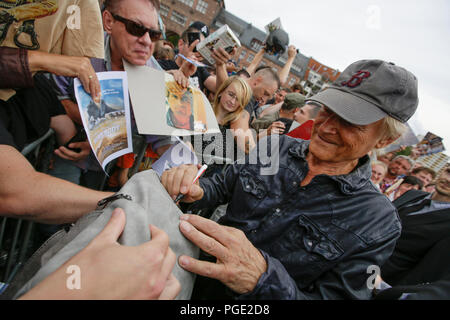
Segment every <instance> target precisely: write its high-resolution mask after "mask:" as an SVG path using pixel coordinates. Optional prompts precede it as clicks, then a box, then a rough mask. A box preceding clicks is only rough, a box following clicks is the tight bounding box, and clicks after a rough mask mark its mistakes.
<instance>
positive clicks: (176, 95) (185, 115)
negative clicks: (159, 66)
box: [165, 77, 207, 133]
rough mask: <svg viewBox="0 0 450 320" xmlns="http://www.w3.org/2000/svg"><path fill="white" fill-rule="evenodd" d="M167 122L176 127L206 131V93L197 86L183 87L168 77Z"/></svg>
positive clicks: (166, 95)
mask: <svg viewBox="0 0 450 320" xmlns="http://www.w3.org/2000/svg"><path fill="white" fill-rule="evenodd" d="M165 97H166V122H167V125H168V126H170V127H173V128H175V129H185V130H189V131H195V132H202V133H203V132H206V130H207V122H206V111H205V100H204V95H203V94H202V93H201V92H200V90H198V89H197V88H195V87H192V86H189V87H187V88H182V87H181V86H179V85H178V84H177V83H176V82H175V81H174V80H173V78H172V77H167V78H166V94H165Z"/></svg>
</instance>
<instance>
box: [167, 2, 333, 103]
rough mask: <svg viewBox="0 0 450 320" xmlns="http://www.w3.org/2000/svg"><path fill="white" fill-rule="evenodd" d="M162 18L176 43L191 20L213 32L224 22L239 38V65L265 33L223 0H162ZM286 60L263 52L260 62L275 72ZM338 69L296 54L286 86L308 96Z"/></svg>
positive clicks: (256, 48) (247, 59)
mask: <svg viewBox="0 0 450 320" xmlns="http://www.w3.org/2000/svg"><path fill="white" fill-rule="evenodd" d="M160 2H161V10H160V14H161V18H162V20H163V23H164V25H165V28H166V36H167V38H168V39H169V40H170V41H171V42H172V43H173V44H174V45H177V42H178V39H179V37H180V35H181V33H182V32H183V31H184V30H186V29H187V28H188V27H189V25H190V24H191V23H192V22H194V21H202V22H203V23H204V24H206V25H207V26H209V27H210V31H211V32H213V31H215V30H217V29H218V28H220V27H221V26H223V25H224V24H227V25H228V26H229V27H230V28H231V30H233V32H234V33H235V34H236V36H237V37H238V38H239V40H240V41H241V44H242V47H241V48H239V49H238V51H237V53H236V56H235V60H236V61H237V62H238V64H239V66H240V68H242V67H247V66H248V65H249V64H250V63H251V62H252V60H253V58H254V57H255V55H256V54H257V52H258V51H259V50H260V49H261V48H262V46H263V43H264V41H265V39H266V36H267V34H266V32H265V31H262V30H260V29H258V28H256V27H255V26H253V25H252V24H251V23H248V22H247V21H244V20H242V19H240V18H239V17H237V16H235V15H233V14H232V13H230V12H228V11H227V10H225V2H224V0H161V1H160ZM286 61H287V52H286V53H285V54H284V55H281V56H271V55H268V54H266V55H264V57H263V60H262V62H261V65H267V66H270V67H272V68H274V69H276V70H277V71H278V70H280V69H281V68H283V66H284V65H285V63H286ZM339 74H340V72H339V71H338V70H334V69H332V68H329V67H327V66H326V65H324V64H322V63H320V62H318V61H316V60H314V59H313V58H311V57H307V56H305V55H303V54H302V53H298V54H297V56H296V58H295V60H294V63H293V65H292V67H291V70H290V73H289V77H288V80H287V83H286V85H287V86H292V85H293V84H295V83H300V84H301V85H302V86H303V88H304V90H305V94H307V95H308V96H310V95H312V94H313V93H315V92H317V91H319V90H320V89H321V88H323V87H324V86H326V85H327V83H328V82H330V81H334V80H335V79H336V78H337V77H338V76H339Z"/></svg>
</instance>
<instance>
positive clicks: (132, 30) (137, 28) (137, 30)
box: [111, 13, 161, 41]
mask: <svg viewBox="0 0 450 320" xmlns="http://www.w3.org/2000/svg"><path fill="white" fill-rule="evenodd" d="M111 15H112V16H113V18H114V19H116V20H117V21H120V22H122V23H123V24H124V25H125V29H126V30H127V32H128V33H129V34H131V35H132V36H135V37H139V38H140V37H142V36H143V35H145V34H146V33H147V32H148V34H149V35H150V39H151V40H152V41H158V40H159V39H160V38H161V31H159V30H153V29H149V28H146V27H144V26H143V25H141V24H139V23H136V22H134V21H132V20H128V19H125V18H124V17H121V16H119V15H117V14H113V13H111Z"/></svg>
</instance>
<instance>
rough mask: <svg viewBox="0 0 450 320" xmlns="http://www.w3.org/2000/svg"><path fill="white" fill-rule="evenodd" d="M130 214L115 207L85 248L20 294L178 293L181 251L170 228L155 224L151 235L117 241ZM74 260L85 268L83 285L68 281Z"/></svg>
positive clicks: (118, 296)
mask: <svg viewBox="0 0 450 320" xmlns="http://www.w3.org/2000/svg"><path fill="white" fill-rule="evenodd" d="M125 220H126V217H125V212H124V211H123V210H122V209H116V210H114V212H113V214H112V217H111V219H110V221H109V222H108V224H107V225H106V226H105V228H104V229H103V230H102V232H100V234H99V235H98V236H97V237H95V238H94V240H92V241H91V243H89V245H88V246H87V247H86V248H85V249H83V250H82V251H81V252H80V253H78V254H77V255H75V256H74V257H72V258H71V259H70V260H69V261H67V262H66V263H65V264H64V265H63V266H62V267H61V268H59V269H58V270H57V271H55V272H54V273H53V274H51V275H50V276H49V277H47V278H46V279H45V280H44V281H42V282H41V283H40V284H39V285H37V286H36V287H35V288H33V289H32V290H30V291H29V292H28V293H27V294H25V295H24V296H22V297H21V299H58V300H60V299H86V300H96V299H102V300H122V299H140V300H141V299H174V298H175V297H176V296H177V295H178V293H179V292H180V290H181V287H180V283H179V282H178V280H176V279H175V278H174V276H173V275H172V269H173V267H174V265H175V262H176V256H175V254H174V253H173V252H172V250H171V249H170V248H169V238H168V236H167V234H166V233H165V232H164V231H162V230H160V229H158V228H156V227H155V226H151V227H150V231H151V235H152V240H151V241H149V242H146V243H144V244H141V245H139V246H136V247H126V246H123V245H120V244H119V243H117V240H118V239H119V237H120V235H121V234H122V232H123V229H124V227H125ZM70 266H77V267H78V268H79V270H80V274H79V276H80V279H81V282H80V288H79V289H78V290H77V289H72V290H71V289H69V288H68V286H67V278H68V274H67V273H66V270H68V268H69V267H70Z"/></svg>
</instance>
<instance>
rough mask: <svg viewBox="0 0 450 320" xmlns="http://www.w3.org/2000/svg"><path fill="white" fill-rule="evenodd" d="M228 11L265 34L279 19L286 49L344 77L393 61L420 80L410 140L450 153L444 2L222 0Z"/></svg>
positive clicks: (448, 34)
mask: <svg viewBox="0 0 450 320" xmlns="http://www.w3.org/2000/svg"><path fill="white" fill-rule="evenodd" d="M225 5H226V9H227V10H228V11H230V12H231V13H233V14H234V15H236V16H238V17H240V18H241V19H244V20H246V21H248V22H251V23H252V24H253V25H254V26H256V27H258V28H260V29H261V30H264V26H265V25H266V24H268V23H269V22H271V21H273V20H275V19H276V18H278V17H280V18H281V22H282V25H283V27H284V29H285V30H286V31H287V32H288V33H289V36H290V42H291V44H293V45H295V46H296V47H297V48H299V49H300V51H301V52H302V53H303V54H304V55H305V56H307V57H310V56H311V57H313V58H314V59H316V60H318V61H320V62H321V63H323V64H325V65H328V66H329V67H331V68H334V69H339V70H340V71H342V70H344V69H345V68H346V67H347V66H348V65H349V64H351V63H352V62H354V61H357V60H360V59H382V60H386V61H391V62H394V63H395V64H397V65H399V66H402V67H404V68H406V69H408V70H409V71H411V72H412V73H414V74H415V75H416V76H417V78H418V80H419V100H420V102H419V107H418V110H417V111H416V114H415V115H414V117H413V118H412V119H411V120H410V122H409V123H410V125H411V127H412V128H413V129H414V131H415V133H416V134H418V135H419V134H423V135H424V134H426V133H427V132H428V131H431V132H433V133H435V134H437V135H439V136H441V137H443V138H444V144H445V145H446V148H447V151H446V153H447V154H450V76H449V72H450V58H449V57H450V14H449V13H450V1H448V0H430V1H425V0H411V1H406V0H395V1H392V0H390V1H388V0H344V1H335V0H308V1H305V0H300V1H299V0H295V1H294V0H277V1H273V0H245V1H243V0H226V1H225Z"/></svg>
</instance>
